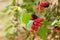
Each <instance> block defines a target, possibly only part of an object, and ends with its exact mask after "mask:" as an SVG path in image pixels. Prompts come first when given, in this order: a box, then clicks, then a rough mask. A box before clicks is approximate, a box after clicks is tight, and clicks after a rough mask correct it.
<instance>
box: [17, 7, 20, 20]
mask: <svg viewBox="0 0 60 40" xmlns="http://www.w3.org/2000/svg"><path fill="white" fill-rule="evenodd" d="M17 13H18V20H20V7H18V10H17Z"/></svg>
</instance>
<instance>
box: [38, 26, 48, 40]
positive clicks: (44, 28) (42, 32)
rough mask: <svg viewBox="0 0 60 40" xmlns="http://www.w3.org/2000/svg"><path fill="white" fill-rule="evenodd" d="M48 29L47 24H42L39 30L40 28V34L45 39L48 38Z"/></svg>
mask: <svg viewBox="0 0 60 40" xmlns="http://www.w3.org/2000/svg"><path fill="white" fill-rule="evenodd" d="M47 31H48V29H47V27H45V26H42V27H41V28H40V29H39V30H38V36H39V37H41V38H42V39H43V40H47V35H46V33H47Z"/></svg>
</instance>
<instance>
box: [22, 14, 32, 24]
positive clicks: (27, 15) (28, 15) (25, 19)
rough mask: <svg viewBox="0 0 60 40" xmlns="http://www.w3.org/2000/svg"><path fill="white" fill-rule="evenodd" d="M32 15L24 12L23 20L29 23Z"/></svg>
mask: <svg viewBox="0 0 60 40" xmlns="http://www.w3.org/2000/svg"><path fill="white" fill-rule="evenodd" d="M30 16H31V13H25V14H23V16H22V22H23V23H25V24H27V23H28V22H29V20H30Z"/></svg>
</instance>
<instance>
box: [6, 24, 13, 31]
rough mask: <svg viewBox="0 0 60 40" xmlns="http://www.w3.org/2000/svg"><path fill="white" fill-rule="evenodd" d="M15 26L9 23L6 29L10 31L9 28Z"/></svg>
mask: <svg viewBox="0 0 60 40" xmlns="http://www.w3.org/2000/svg"><path fill="white" fill-rule="evenodd" d="M12 27H13V25H9V26H7V27H6V29H5V31H8V30H9V29H11V28H12Z"/></svg>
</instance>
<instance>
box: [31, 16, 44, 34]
mask: <svg viewBox="0 0 60 40" xmlns="http://www.w3.org/2000/svg"><path fill="white" fill-rule="evenodd" d="M32 18H33V16H32ZM33 19H34V18H33ZM43 20H44V19H43V18H37V19H34V20H33V21H34V22H33V25H32V26H31V30H30V32H31V33H34V34H35V33H36V31H37V30H38V28H39V27H41V26H42V21H43Z"/></svg>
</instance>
